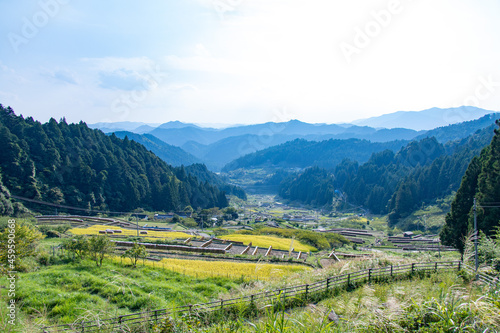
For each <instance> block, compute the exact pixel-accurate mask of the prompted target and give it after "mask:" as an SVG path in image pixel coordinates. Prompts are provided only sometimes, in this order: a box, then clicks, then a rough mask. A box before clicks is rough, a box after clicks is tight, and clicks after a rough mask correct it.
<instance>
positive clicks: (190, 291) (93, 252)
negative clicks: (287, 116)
mask: <svg viewBox="0 0 500 333" xmlns="http://www.w3.org/2000/svg"><path fill="white" fill-rule="evenodd" d="M494 117H496V116H494V115H491V116H488V115H487V116H484V117H482V118H480V119H477V120H471V121H469V122H463V123H458V124H453V125H449V126H446V127H442V128H437V129H434V130H430V131H429V133H432V134H433V136H431V137H428V136H426V135H425V133H423V132H418V133H414V134H415V135H419V137H416V136H415V138H414V139H413V138H407V139H405V140H395V141H380V142H378V141H376V140H374V141H369V140H367V139H360V138H355V137H352V138H345V139H339V138H332V137H331V134H332V133H330V134H325V133H322V131H332V128H334V129H335V131H337V130H339V128H337V127H335V126H330V127H329V126H326V125H325V126H317V125H314V126H313V127H314V129H313V130H317V131H318V135H330V137H329V138H326V139H325V138H324V137H319V136H318V137H316V139H317V141H316V139H315V140H313V139H311V138H312V137H310V136H309V135H310V134H307V133H306V132H304V131H305V130H306V129H307V130H311V127H310V126H309V125H307V126H306V125H304V124H302V123H300V122H293V121H292V122H288V123H286V125H284V127H283V131H284V132H285V134H286V135H292V133H295V134H293V135H297V133H298V132H300V131H302V132H300V133H301V134H300V136H301V137H300V138H297V137H295V138H290V137H287V138H286V139H284V137H283V136H279V137H277V138H276V139H277V140H278V141H277V142H274V141H269V142H268V143H269V147H258V148H259V149H256V150H255V151H253V152H249V154H247V152H246V151H245V153H244V154H243V151H238V150H237V149H236V148H234V147H235V146H234V144H236V145H239V144H240V143H241V142H240V141H238V140H237V139H234V137H231V136H227V137H226V138H222V137H223V136H224V135H228V134H227V133H231V135H233V134H235V133H239V131H240V130H241V129H226V130H220V131H219V130H209V131H207V130H205V129H201V128H198V127H196V126H191V125H189V126H188V127H189V131H192V132H193V133H198V134H197V136H196V135H195V136H193V137H192V138H198V139H200V138H203V140H205V143H203V144H202V143H201V142H198V144H196V145H195V144H191V147H194V146H197V147H198V148H200V149H201V147H202V145H210V144H214V143H216V142H218V143H217V144H221V145H220V146H218V148H216V150H217V152H218V154H220V155H214V154H212V153H209V154H208V155H212V157H213V158H214V160H217V161H218V163H219V164H217V165H215V164H210V161H207V160H206V159H205V160H204V157H203V156H205V157H206V156H208V155H202V154H200V153H198V154H192V155H190V153H188V152H185V151H183V149H182V148H181V147H178V146H175V145H173V144H169V143H166V142H165V141H162V140H160V139H159V138H157V137H155V136H153V135H152V134H134V133H132V132H116V133H111V134H108V135H105V134H104V133H102V132H101V131H99V130H92V129H90V128H88V127H87V126H86V125H85V124H78V125H76V124H67V123H66V122H64V121H61V122H57V121H55V120H53V119H52V120H51V121H50V122H48V123H45V124H41V123H39V122H36V121H34V120H33V119H30V118H27V119H24V118H23V117H20V116H17V115H16V114H15V113H14V111H13V110H12V109H10V108H4V107H2V113H1V115H0V120H1V123H0V134H1V135H2V140H3V142H4V143H5V145H4V147H6V148H5V149H4V150H3V151H2V154H0V162H1V169H0V170H1V176H2V177H1V178H0V180H1V183H0V190H1V191H0V199H1V200H0V202H1V206H0V209H1V212H2V215H3V217H0V240H2V244H7V243H8V242H9V234H15V239H16V240H15V243H14V241H12V242H11V243H13V244H14V245H15V252H12V251H11V252H9V251H8V249H7V248H6V247H2V248H1V249H0V258H1V259H2V260H3V262H5V263H7V264H8V265H5V264H4V265H3V266H0V267H1V269H2V276H1V277H0V285H1V286H7V285H8V281H9V280H8V278H9V277H10V276H11V275H12V273H11V272H12V271H13V270H15V275H14V276H15V279H16V284H15V289H7V288H1V290H0V295H1V297H2V300H6V301H7V300H9V301H8V302H11V301H10V300H13V302H14V303H13V304H15V306H16V312H15V313H16V316H17V317H16V318H17V327H16V328H14V329H22V331H23V332H39V331H47V332H58V331H62V330H65V329H69V330H70V331H82V330H85V331H89V330H92V329H93V330H97V331H109V332H115V331H118V330H120V331H125V332H138V331H140V332H238V331H239V332H277V331H281V332H310V331H314V330H318V331H324V332H351V331H353V330H354V331H360V332H363V331H373V330H375V331H377V330H386V329H388V328H387V327H390V329H389V331H394V332H405V331H419V330H421V329H422V330H428V331H430V332H434V331H436V332H438V331H439V330H440V329H446V330H450V329H455V328H456V327H457V326H456V325H461V326H460V327H473V328H474V329H476V330H477V329H479V328H482V329H491V330H495V329H497V328H498V327H500V326H499V324H500V322H499V321H498V320H499V318H498V316H496V315H494V314H493V313H495V311H497V309H498V305H497V303H495V302H496V299H497V297H498V291H496V289H489V288H494V284H495V283H496V282H495V281H497V280H498V270H499V269H500V266H498V265H499V262H500V259H499V258H500V244H499V243H498V240H499V239H500V235H499V234H498V231H497V229H498V218H497V217H495V216H496V215H495V214H496V212H497V209H498V208H496V207H495V205H494V202H495V201H494V200H495V198H496V197H495V196H496V192H495V191H497V189H498V186H500V182H499V181H498V170H497V169H498V168H497V164H498V162H497V159H498V156H500V154H497V153H495V152H496V151H497V150H498V140H499V136H498V129H497V126H498V125H493V123H492V122H494ZM263 126H264V128H265V126H271V125H269V124H264V125H263ZM158 128H160V129H161V132H162V133H163V134H164V135H166V133H170V134H168V135H171V136H172V137H177V139H179V135H180V134H179V133H180V131H181V130H182V129H183V128H185V127H184V124H182V123H175V124H170V125H168V126H163V127H162V126H159V127H158ZM341 128H343V129H346V128H350V127H341ZM143 129H145V128H144V127H143ZM147 129H148V130H151V128H147ZM298 129H300V130H298ZM261 130H262V127H259V126H257V127H255V128H252V127H250V128H246V129H245V131H247V134H248V135H258V132H257V134H255V133H256V131H261ZM351 130H352V131H354V132H356V131H357V130H361V129H358V128H356V127H355V128H353V129H351ZM154 131H156V130H152V132H154ZM158 131H160V130H158ZM158 131H157V132H158ZM294 131H295V132H294ZM342 131H344V130H342ZM380 131H382V130H375V131H372V130H368V132H371V133H372V134H373V135H375V137H376V136H377V135H380V133H379V132H380ZM398 131H399V130H398ZM207 133H208V134H207ZM224 133H226V134H224ZM342 133H343V134H342V135H344V134H345V135H347V134H346V133H347V132H345V131H344V132H342ZM202 134H203V135H202ZM285 134H283V135H285ZM182 135H183V136H184V135H186V134H185V133H184V134H182ZM280 135H281V134H280ZM293 135H292V136H293ZM336 135H340V134H339V133H337V134H336ZM347 136H349V135H347ZM164 138H166V136H164ZM221 138H222V139H221ZM305 138H309V139H311V140H309V139H307V140H306V139H305ZM372 138H373V137H372ZM437 138H439V139H437ZM218 139H221V140H227V141H228V142H231V144H232V145H233V146H231V145H229V146H224V145H223V144H222V143H223V142H224V141H222V142H219V141H215V140H218ZM281 139H283V140H284V141H283V142H281V143H280V142H279V140H281ZM289 139H290V140H289ZM200 140H201V139H200ZM210 140H212V141H210ZM245 140H249V139H248V138H247V139H244V141H243V142H247V143H248V142H253V141H245ZM186 142H187V141H186ZM177 143H178V144H179V142H177ZM275 143H277V145H273V144H275ZM231 147H232V148H231ZM198 148H197V149H198ZM254 148H257V146H255V147H254ZM228 151H231V152H230V153H228ZM193 152H194V151H191V153H193ZM237 152H239V153H242V154H243V155H242V156H238V155H237V154H236V155H235V153H237ZM222 155H224V156H225V157H221V156H222ZM174 160H175V161H176V162H175V163H173V162H172V161H174ZM204 162H206V163H207V165H205V164H203V163H204ZM172 164H175V166H173V165H172ZM470 193H473V194H474V195H476V196H477V197H478V198H480V200H481V201H480V202H481V203H482V205H481V211H480V214H479V221H480V222H479V227H480V228H481V232H482V234H481V237H480V241H479V257H478V260H479V261H480V263H481V264H480V274H481V281H482V282H481V283H478V282H477V281H475V278H474V277H475V275H474V256H473V252H471V248H473V242H472V240H471V237H470V235H469V238H467V231H468V230H470V227H469V226H470V221H472V220H471V217H472V215H471V213H472V204H473V202H472V201H471V200H470V198H469V197H468V196H471V195H472V194H470ZM488 203H489V204H488ZM490 206H491V207H490ZM464 219H467V222H464ZM11 238H12V237H11ZM12 253H15V257H14V259H8V258H9V257H8V256H9V254H10V255H12ZM9 260H10V261H9ZM9 268H10V269H9ZM441 270H442V271H441ZM395 272H396V273H395ZM436 283H438V284H439V286H440V287H439V288H440V289H439V292H440V293H442V294H443V295H444V296H442V297H441V298H436V297H435V293H436V290H437V289H436V286H435V284H436ZM409 284H413V285H414V286H416V287H415V288H416V289H415V290H419V292H420V296H418V297H417V296H416V295H415V294H414V293H413V292H412V290H411V289H412V288H409V287H408V285H409ZM453 286H460V288H462V289H463V290H467V292H461V293H457V292H455V290H454V289H453V288H455V287H453ZM12 290H14V292H12ZM492 290H493V291H492ZM282 293H284V294H283V297H285V298H284V299H283V298H282V296H281V295H282ZM287 294H290V298H289V299H288V300H287V299H286V295H287ZM9 295H10V296H9ZM450 295H451V296H450ZM449 297H455V298H453V299H452V301H453V300H455V301H457V302H460V304H461V305H460V307H468V308H470V309H471V307H472V306H476V305H477V304H478V303H477V302H479V300H480V299H482V298H481V297H483V298H484V299H485V300H486V301H484V302H483V303H481V308H479V307H478V308H477V309H476V308H475V309H474V310H470V313H473V314H474V318H473V319H472V318H471V317H470V316H469V315H465V314H464V313H463V312H461V311H460V307H457V308H452V309H451V310H450V311H452V312H453V313H452V314H451V313H450V316H451V317H452V318H453V320H452V321H449V320H447V319H445V318H443V317H439V316H434V315H433V313H434V312H433V311H435V310H429V309H431V308H432V309H434V308H433V307H436V308H442V307H449V306H452V305H450V304H454V303H453V302H452V303H450V299H449ZM253 300H255V303H254V302H253ZM410 300H418V301H414V303H411V301H410ZM353 304H356V305H355V306H354V305H353ZM474 304H475V305H474ZM212 308H215V309H216V310H213V311H212V310H207V309H212ZM194 309H196V311H194ZM8 311H10V310H8V309H6V308H5V307H3V308H2V310H0V315H1V316H2V319H1V320H0V327H2V329H4V330H5V331H9V330H11V331H13V332H14V331H15V330H12V327H11V326H9V325H10V324H9V323H8V321H7V319H8V318H9V317H8V314H9V313H8ZM194 312H196V315H195V316H193V313H194ZM497 312H498V311H497ZM332 313H333V314H335V315H332ZM330 315H331V316H330ZM332 316H333V317H332ZM408 316H410V317H411V318H415V320H414V321H408V320H407V319H406V318H408ZM429 316H430V317H429ZM125 318H129V320H130V321H129V323H128V324H127V323H126V322H125V321H124V320H125ZM339 318H340V319H339ZM366 318H370V319H369V320H368V319H366ZM292 323H300V324H299V325H298V326H297V325H295V324H292ZM457 323H458V324H457Z"/></svg>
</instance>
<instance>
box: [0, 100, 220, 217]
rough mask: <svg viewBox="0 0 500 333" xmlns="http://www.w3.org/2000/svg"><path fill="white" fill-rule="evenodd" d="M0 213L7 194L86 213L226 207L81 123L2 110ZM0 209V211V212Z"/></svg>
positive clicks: (206, 187)
mask: <svg viewBox="0 0 500 333" xmlns="http://www.w3.org/2000/svg"><path fill="white" fill-rule="evenodd" d="M0 142H2V149H1V150H0V177H1V178H0V180H1V181H2V183H0V190H1V191H0V210H3V211H0V213H3V214H6V215H9V214H10V213H12V212H13V211H14V209H15V206H13V205H12V204H10V205H9V203H8V201H9V200H8V199H7V198H8V196H9V193H11V194H14V195H17V196H22V197H27V198H31V199H37V200H43V201H47V202H50V203H55V204H64V205H68V206H74V207H81V208H84V209H96V210H104V211H107V210H111V211H131V210H134V209H136V208H144V209H148V210H156V211H175V210H182V209H184V208H185V207H186V206H191V207H193V208H194V209H198V208H199V209H203V208H211V207H219V208H223V207H226V206H228V201H227V198H226V195H225V192H223V191H221V190H219V189H218V188H217V187H215V186H213V185H211V184H209V183H208V182H201V181H199V180H198V179H197V178H196V177H195V176H193V175H190V174H187V173H186V172H185V171H184V170H183V169H182V168H174V167H172V166H170V165H168V164H166V163H165V162H164V161H162V160H161V159H160V158H158V157H157V156H155V155H154V154H153V153H152V152H150V151H148V150H147V149H146V148H144V146H142V145H140V144H138V143H136V142H134V141H131V140H129V139H128V138H127V137H125V138H124V139H119V138H118V137H116V136H115V135H111V136H107V135H105V134H104V133H103V132H101V131H100V130H93V129H90V128H89V127H87V125H86V124H85V123H84V122H80V123H78V124H68V123H67V122H66V120H65V119H61V121H59V122H57V121H56V120H55V119H53V118H52V119H50V120H49V122H47V123H44V124H42V123H40V122H38V121H35V120H34V119H33V118H32V117H28V118H26V119H25V118H24V117H22V116H17V115H16V114H15V113H14V111H13V110H12V109H11V108H10V107H4V106H2V105H1V104H0ZM2 207H3V208H2Z"/></svg>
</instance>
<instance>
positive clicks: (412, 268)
mask: <svg viewBox="0 0 500 333" xmlns="http://www.w3.org/2000/svg"><path fill="white" fill-rule="evenodd" d="M414 270H415V263H413V264H411V275H413V271H414Z"/></svg>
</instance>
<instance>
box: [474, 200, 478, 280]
mask: <svg viewBox="0 0 500 333" xmlns="http://www.w3.org/2000/svg"><path fill="white" fill-rule="evenodd" d="M476 210H477V205H476V198H474V255H475V258H476V273H477V269H478V267H479V258H478V256H477V238H478V237H479V233H478V230H477V216H476V215H477V214H476Z"/></svg>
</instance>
